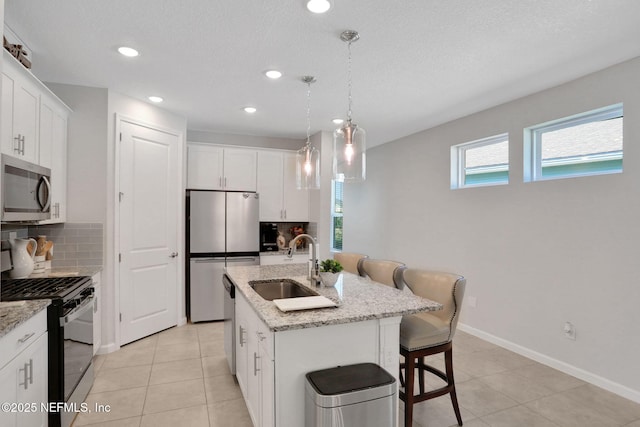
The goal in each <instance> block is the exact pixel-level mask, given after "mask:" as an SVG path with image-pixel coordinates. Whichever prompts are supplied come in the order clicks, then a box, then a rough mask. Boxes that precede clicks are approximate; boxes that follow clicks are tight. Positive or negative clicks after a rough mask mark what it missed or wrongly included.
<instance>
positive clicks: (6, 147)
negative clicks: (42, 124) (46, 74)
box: [1, 49, 40, 163]
mask: <svg viewBox="0 0 640 427" xmlns="http://www.w3.org/2000/svg"><path fill="white" fill-rule="evenodd" d="M2 50H3V52H4V53H3V61H4V62H3V70H2V118H1V120H2V126H1V127H2V131H1V137H2V152H3V153H4V154H8V155H10V156H14V157H18V158H20V159H22V160H26V161H28V162H32V163H38V149H39V147H38V144H39V142H38V133H39V132H38V121H39V110H40V109H39V104H40V90H39V88H38V85H37V83H39V82H37V79H36V78H35V77H34V76H33V74H31V72H29V71H28V70H27V69H25V68H24V67H23V66H22V65H20V63H19V62H18V61H17V60H16V59H15V58H14V57H13V56H11V55H10V54H9V53H8V52H6V51H5V49H2Z"/></svg>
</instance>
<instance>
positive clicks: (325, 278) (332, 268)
mask: <svg viewBox="0 0 640 427" xmlns="http://www.w3.org/2000/svg"><path fill="white" fill-rule="evenodd" d="M342 270H343V267H342V264H340V263H339V262H338V261H336V260H334V259H325V260H324V261H322V262H321V263H320V280H322V284H323V285H325V286H335V284H336V282H337V281H338V278H339V277H340V272H341V271H342Z"/></svg>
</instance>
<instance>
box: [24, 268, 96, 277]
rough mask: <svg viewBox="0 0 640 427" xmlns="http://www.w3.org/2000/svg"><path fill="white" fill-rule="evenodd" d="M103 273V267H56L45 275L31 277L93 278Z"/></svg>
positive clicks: (39, 274)
mask: <svg viewBox="0 0 640 427" xmlns="http://www.w3.org/2000/svg"><path fill="white" fill-rule="evenodd" d="M101 271H102V267H54V268H52V269H50V270H45V271H44V273H33V274H31V275H30V276H29V277H30V278H35V277H65V276H93V275H94V274H96V273H99V272H101Z"/></svg>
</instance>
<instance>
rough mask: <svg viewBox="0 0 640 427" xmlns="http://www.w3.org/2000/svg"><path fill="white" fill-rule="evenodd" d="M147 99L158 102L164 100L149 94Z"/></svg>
mask: <svg viewBox="0 0 640 427" xmlns="http://www.w3.org/2000/svg"><path fill="white" fill-rule="evenodd" d="M149 101H151V102H156V103H158V102H162V101H164V99H162V98H161V97H159V96H150V97H149Z"/></svg>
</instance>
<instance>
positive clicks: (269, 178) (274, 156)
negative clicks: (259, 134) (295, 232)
mask: <svg viewBox="0 0 640 427" xmlns="http://www.w3.org/2000/svg"><path fill="white" fill-rule="evenodd" d="M282 170H283V156H282V153H279V152H274V151H259V152H258V184H257V188H258V193H259V194H260V221H282V216H283V210H282V189H283V182H282V178H283V174H282Z"/></svg>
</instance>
